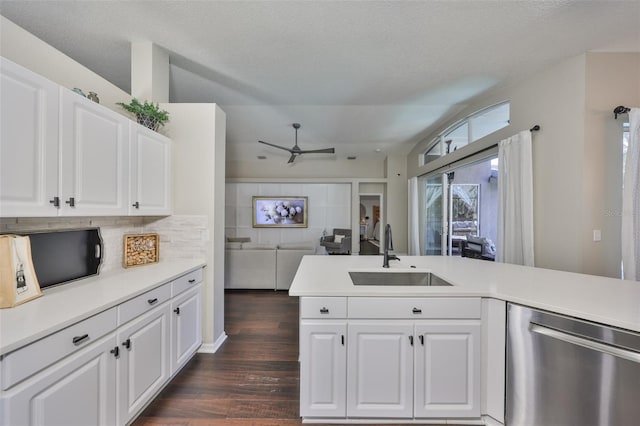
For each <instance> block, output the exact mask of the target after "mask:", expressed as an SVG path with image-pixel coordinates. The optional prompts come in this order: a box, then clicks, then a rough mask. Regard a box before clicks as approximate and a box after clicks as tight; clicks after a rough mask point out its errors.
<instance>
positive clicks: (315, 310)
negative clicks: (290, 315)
mask: <svg viewBox="0 0 640 426" xmlns="http://www.w3.org/2000/svg"><path fill="white" fill-rule="evenodd" d="M300 316H301V317H302V318H346V317H347V298H346V297H302V298H300Z"/></svg>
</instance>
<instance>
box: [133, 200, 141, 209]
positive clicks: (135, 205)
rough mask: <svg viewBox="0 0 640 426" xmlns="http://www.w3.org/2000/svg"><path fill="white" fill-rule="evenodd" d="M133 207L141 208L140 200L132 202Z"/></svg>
mask: <svg viewBox="0 0 640 426" xmlns="http://www.w3.org/2000/svg"><path fill="white" fill-rule="evenodd" d="M131 207H135V208H136V209H139V208H140V202H138V201H136V202H135V203H133V204H131Z"/></svg>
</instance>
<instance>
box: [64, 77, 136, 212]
mask: <svg viewBox="0 0 640 426" xmlns="http://www.w3.org/2000/svg"><path fill="white" fill-rule="evenodd" d="M61 105H62V108H61V110H60V142H61V144H60V147H61V156H60V159H61V160H60V182H61V188H60V194H61V195H60V209H61V214H62V215H65V216H126V215H127V214H128V213H129V208H128V207H129V206H128V201H129V179H128V177H129V120H128V119H127V118H126V117H124V116H122V115H120V114H118V113H116V112H114V111H111V110H110V109H108V108H105V107H103V106H100V105H99V104H97V103H95V102H92V101H90V100H88V99H86V98H84V97H82V96H79V95H78V94H76V93H74V92H72V91H70V90H68V89H64V88H63V89H61Z"/></svg>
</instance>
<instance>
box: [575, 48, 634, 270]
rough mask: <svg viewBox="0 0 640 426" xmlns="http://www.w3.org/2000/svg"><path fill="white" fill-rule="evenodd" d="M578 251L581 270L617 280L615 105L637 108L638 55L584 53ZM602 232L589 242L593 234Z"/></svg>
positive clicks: (618, 123) (618, 130)
mask: <svg viewBox="0 0 640 426" xmlns="http://www.w3.org/2000/svg"><path fill="white" fill-rule="evenodd" d="M585 103H586V105H585V139H584V148H583V164H584V172H583V190H582V193H583V199H582V208H581V211H582V224H581V227H582V233H581V237H582V238H581V242H580V244H581V246H582V255H583V265H584V266H583V271H584V272H586V273H588V274H596V275H606V276H610V277H619V276H620V259H621V256H622V255H621V247H620V245H621V244H620V226H621V223H620V222H621V215H620V211H621V206H622V191H621V188H622V123H623V122H624V121H628V119H629V117H628V116H627V115H623V116H620V117H618V119H617V120H614V119H613V114H612V110H613V108H614V107H616V106H618V105H625V106H627V107H638V106H640V53H587V55H586V102H585ZM594 229H600V230H601V231H602V241H600V242H594V241H593V235H592V233H593V232H592V231H593V230H594Z"/></svg>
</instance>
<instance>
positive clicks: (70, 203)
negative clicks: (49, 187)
mask: <svg viewBox="0 0 640 426" xmlns="http://www.w3.org/2000/svg"><path fill="white" fill-rule="evenodd" d="M65 203H66V204H69V207H75V206H76V199H75V198H74V197H69V199H68V200H67V201H65Z"/></svg>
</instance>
